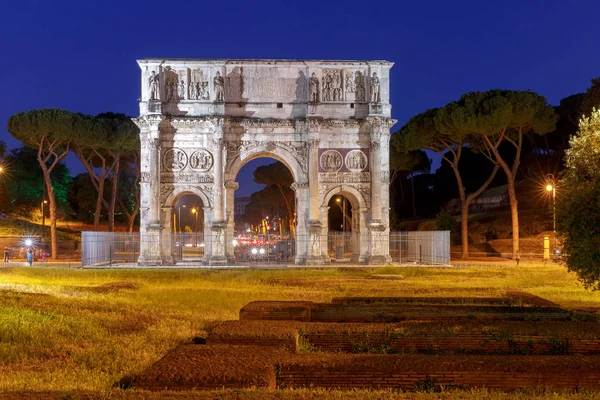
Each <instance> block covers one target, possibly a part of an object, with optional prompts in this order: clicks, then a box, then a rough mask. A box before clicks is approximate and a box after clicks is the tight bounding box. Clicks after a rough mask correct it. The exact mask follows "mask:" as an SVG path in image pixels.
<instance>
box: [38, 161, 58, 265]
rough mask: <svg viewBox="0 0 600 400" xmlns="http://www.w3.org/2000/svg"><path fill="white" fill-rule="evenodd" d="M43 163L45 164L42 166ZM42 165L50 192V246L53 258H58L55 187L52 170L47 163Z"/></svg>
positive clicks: (45, 181)
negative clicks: (51, 176)
mask: <svg viewBox="0 0 600 400" xmlns="http://www.w3.org/2000/svg"><path fill="white" fill-rule="evenodd" d="M42 164H43V166H42ZM40 166H42V172H43V174H44V184H45V185H46V187H47V190H48V192H47V194H48V208H49V209H50V246H51V250H50V251H51V253H52V254H51V255H50V258H51V259H52V260H56V258H57V256H58V243H57V240H56V198H55V196H54V188H53V187H52V179H51V178H50V171H48V168H47V167H46V164H45V163H40Z"/></svg>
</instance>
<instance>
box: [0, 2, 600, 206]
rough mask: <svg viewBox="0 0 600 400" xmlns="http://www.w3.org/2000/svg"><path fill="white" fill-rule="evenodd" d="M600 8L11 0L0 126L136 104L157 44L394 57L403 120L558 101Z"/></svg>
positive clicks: (571, 81) (575, 76)
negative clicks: (487, 96) (524, 98)
mask: <svg viewBox="0 0 600 400" xmlns="http://www.w3.org/2000/svg"><path fill="white" fill-rule="evenodd" d="M598 15H600V2H599V1H597V0H581V1H577V0H575V1H571V2H567V1H564V0H563V1H559V0H518V1H514V0H505V1H495V2H489V1H481V0H477V1H460V0H456V1H425V0H421V1H412V2H408V1H399V0H396V1H378V2H368V1H355V0H349V1H345V2H327V1H318V2H317V1H310V0H308V1H303V2H298V3H294V2H291V1H281V0H278V1H243V2H242V1H228V2H221V1H189V2H186V1H178V2H168V1H160V2H159V1H150V0H145V1H136V0H121V1H112V0H104V1H93V0H90V1H61V0H55V1H43V0H19V1H16V0H15V1H6V2H3V4H2V5H1V6H0V16H1V18H2V23H1V24H0V38H2V39H0V50H1V54H2V56H3V62H2V63H1V66H0V68H1V69H2V71H1V73H0V80H1V84H0V88H2V96H1V97H0V121H2V128H0V140H4V141H6V142H8V144H9V147H10V148H14V147H18V146H20V143H19V142H17V141H16V140H14V139H12V138H11V137H10V135H9V134H8V132H7V131H6V121H7V120H8V118H9V117H10V116H11V115H12V114H14V113H16V112H19V111H27V110H31V109H35V108H43V107H59V108H65V109H69V110H72V111H79V112H83V113H89V114H97V113H100V112H105V111H114V112H122V113H126V114H129V115H132V116H136V115H137V112H138V105H137V98H138V96H139V94H140V71H139V68H138V66H137V64H136V62H135V60H136V59H140V58H146V57H156V58H168V57H173V58H175V57H177V58H184V57H188V58H291V59H365V60H370V59H378V60H380V59H384V60H389V61H393V62H395V63H396V65H395V66H394V68H393V69H392V75H391V86H392V87H391V102H392V106H393V116H394V118H396V119H397V120H398V124H397V125H396V126H395V127H394V128H393V129H394V130H395V129H399V128H400V127H401V126H402V125H403V124H404V123H405V122H406V121H407V120H408V119H409V118H410V117H411V116H413V115H415V114H417V113H420V112H422V111H424V110H426V109H428V108H432V107H437V106H442V105H444V104H446V103H447V102H449V101H452V100H456V99H458V98H459V97H460V95H461V94H462V93H464V92H468V91H473V90H488V89H492V88H503V89H522V90H525V89H531V90H533V91H535V92H538V93H540V94H542V95H544V96H546V98H547V99H548V101H549V102H550V103H551V104H558V102H559V101H560V99H561V98H564V97H566V96H569V95H571V94H574V93H578V92H583V91H585V89H586V88H587V87H588V86H589V82H590V79H591V78H593V77H596V76H600V49H599V47H598V38H600V23H599V22H598ZM68 164H69V167H70V168H71V170H72V172H73V173H78V172H82V168H81V167H80V166H79V164H78V162H77V161H76V160H75V158H74V157H71V158H70V159H69V162H68ZM254 167H255V166H254ZM238 181H240V186H241V188H240V190H239V191H238V192H237V193H236V194H237V195H238V196H246V195H249V194H250V193H251V192H253V191H254V190H255V188H256V186H252V184H251V181H252V168H249V167H247V168H244V169H243V170H242V172H241V173H240V176H238Z"/></svg>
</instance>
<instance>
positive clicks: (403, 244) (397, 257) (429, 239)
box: [390, 231, 450, 265]
mask: <svg viewBox="0 0 600 400" xmlns="http://www.w3.org/2000/svg"><path fill="white" fill-rule="evenodd" d="M390 256H391V257H392V261H394V262H398V263H401V264H406V263H412V264H427V265H431V264H450V231H419V232H412V231H410V232H390Z"/></svg>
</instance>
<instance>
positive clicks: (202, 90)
mask: <svg viewBox="0 0 600 400" xmlns="http://www.w3.org/2000/svg"><path fill="white" fill-rule="evenodd" d="M188 99H190V100H210V91H209V87H208V74H207V73H206V72H205V71H203V70H202V69H193V70H191V71H190V80H189V84H188Z"/></svg>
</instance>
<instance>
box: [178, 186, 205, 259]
mask: <svg viewBox="0 0 600 400" xmlns="http://www.w3.org/2000/svg"><path fill="white" fill-rule="evenodd" d="M171 204H172V206H171V213H172V216H171V219H172V223H171V232H172V234H173V241H172V246H171V247H172V254H173V256H174V258H175V260H176V261H195V260H202V259H203V257H204V249H205V241H204V239H205V234H204V232H205V229H206V228H207V227H206V218H205V215H206V210H205V205H204V202H203V201H202V198H201V197H200V196H199V195H197V194H194V193H191V192H183V193H179V194H178V195H177V196H176V197H174V198H173V199H172V201H171Z"/></svg>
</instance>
